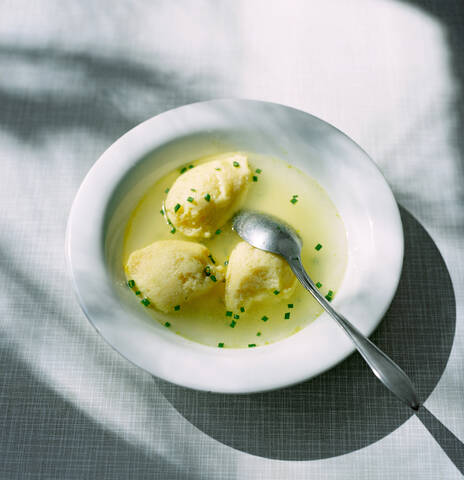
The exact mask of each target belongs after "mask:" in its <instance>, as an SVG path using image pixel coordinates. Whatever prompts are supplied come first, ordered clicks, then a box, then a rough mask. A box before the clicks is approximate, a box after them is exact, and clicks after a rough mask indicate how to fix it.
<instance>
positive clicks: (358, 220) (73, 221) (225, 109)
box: [66, 99, 403, 393]
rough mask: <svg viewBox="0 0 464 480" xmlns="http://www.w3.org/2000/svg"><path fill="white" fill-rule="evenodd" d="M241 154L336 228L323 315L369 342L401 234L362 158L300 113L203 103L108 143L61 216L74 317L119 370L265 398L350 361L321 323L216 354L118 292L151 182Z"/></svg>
mask: <svg viewBox="0 0 464 480" xmlns="http://www.w3.org/2000/svg"><path fill="white" fill-rule="evenodd" d="M227 150H248V151H254V152H258V153H262V154H269V155H273V156H277V157H279V158H281V159H282V160H285V161H286V162H288V163H290V164H293V165H295V166H297V167H298V168H299V169H301V170H302V171H305V172H307V173H308V174H309V175H310V176H312V177H313V178H315V179H316V180H317V181H318V182H319V183H320V184H321V185H322V186H323V187H324V188H325V190H326V191H327V192H328V194H329V196H330V197H331V199H332V201H333V202H334V203H335V205H336V207H337V209H338V211H339V213H340V215H341V216H342V219H343V221H344V224H345V228H346V231H347V238H348V266H347V271H346V274H345V278H344V280H343V284H342V286H341V288H340V289H339V291H338V294H337V297H336V298H335V300H334V302H333V304H334V306H335V307H336V308H337V309H338V310H339V311H340V312H341V313H343V314H344V315H345V316H346V317H347V318H349V319H350V321H351V322H352V323H354V324H355V325H356V326H357V327H358V328H359V329H360V330H361V331H362V332H363V333H364V334H366V335H369V334H370V333H371V332H372V331H373V330H374V329H375V327H376V326H377V325H378V323H379V322H380V320H381V319H382V316H383V315H384V314H385V312H386V310H387V308H388V306H389V305H390V302H391V300H392V298H393V295H394V293H395V291H396V288H397V285H398V281H399V278H400V273H401V267H402V260H403V232H402V225H401V219H400V215H399V211H398V207H397V204H396V202H395V199H394V197H393V195H392V192H391V190H390V188H389V187H388V185H387V183H386V181H385V180H384V178H383V176H382V175H381V173H380V172H379V170H378V169H377V167H376V166H375V165H374V163H373V162H372V161H371V160H370V159H369V157H368V155H367V154H366V153H365V152H364V151H363V150H362V149H361V148H360V147H359V146H357V145H356V144H355V143H354V142H353V141H352V140H350V139H349V138H348V137H347V136H345V135H344V134H343V133H341V132H340V131H338V130H337V129H335V128H334V127H332V126H331V125H329V124H327V123H325V122H323V121H322V120H320V119H318V118H316V117H314V116H312V115H309V114H307V113H304V112H301V111H298V110H295V109H292V108H289V107H285V106H282V105H277V104H272V103H266V102H258V101H252V100H238V99H235V100H234V99H231V100H213V101H209V102H202V103H196V104H192V105H187V106H184V107H181V108H177V109H175V110H171V111H168V112H165V113H163V114H161V115H158V116H156V117H154V118H151V119H150V120H147V121H146V122H144V123H142V124H140V125H138V126H137V127H135V128H134V129H132V130H131V131H129V132H128V133H126V134H125V135H124V136H123V137H121V138H120V139H119V140H117V141H116V142H115V143H114V144H113V145H112V146H111V147H110V148H109V149H108V150H107V151H106V152H105V153H104V154H103V155H102V156H101V157H100V158H99V159H98V161H97V162H96V163H95V165H94V166H93V167H92V169H91V170H90V172H89V173H88V175H87V176H86V178H85V180H84V181H83V183H82V185H81V187H80V189H79V191H78V193H77V195H76V198H75V201H74V204H73V206H72V209H71V213H70V216H69V221H68V228H67V235H66V251H67V259H68V263H69V266H70V271H71V274H72V278H73V282H74V287H75V290H76V292H77V296H78V299H79V302H80V305H81V307H82V309H83V310H84V312H85V314H86V315H87V317H88V318H89V320H90V321H91V322H92V324H93V325H94V327H95V328H96V329H97V331H98V332H99V333H100V334H101V335H102V336H103V338H105V340H106V341H107V342H108V343H109V344H110V345H112V346H113V347H114V348H115V349H116V350H117V351H118V352H120V353H121V354H122V355H124V356H125V357H126V358H127V359H128V360H130V361H131V362H133V363H134V364H136V365H138V366H139V367H141V368H143V369H145V370H146V371H148V372H150V373H151V374H153V375H156V376H158V377H161V378H164V379H166V380H168V381H171V382H174V383H177V384H179V385H183V386H186V387H190V388H195V389H200V390H208V391H214V392H226V393H250V392H257V391H264V390H270V389H275V388H279V387H283V386H287V385H291V384H294V383H297V382H301V381H303V380H305V379H309V378H311V377H313V376H315V375H318V374H320V373H321V372H323V371H325V370H327V369H328V368H330V367H332V366H334V365H335V364H337V363H338V362H340V361H341V360H343V359H344V358H345V357H346V356H348V355H349V354H350V353H352V352H353V351H354V347H353V345H352V343H351V342H350V340H349V339H348V338H347V337H346V335H345V333H344V332H343V331H342V330H341V329H340V327H338V326H337V325H336V323H335V322H334V321H333V320H331V319H330V318H329V317H328V316H327V315H326V314H323V315H321V316H320V317H319V318H318V319H317V320H316V321H315V322H314V323H312V324H311V325H309V326H308V327H307V328H305V329H303V330H302V331H301V332H299V333H298V334H296V335H293V336H291V337H289V338H287V339H285V340H283V341H280V342H277V343H275V344H272V345H268V346H264V347H257V348H253V349H219V348H213V347H208V346H204V345H200V344H197V343H194V342H191V341H188V340H186V339H184V338H182V337H180V336H178V335H175V334H174V333H172V332H171V331H169V330H168V329H166V328H164V327H163V326H161V325H160V324H158V323H157V322H154V321H153V320H152V318H151V317H150V316H149V315H148V314H147V313H146V312H145V311H144V309H143V308H140V304H139V302H137V301H136V299H135V298H134V295H133V294H132V293H131V292H129V291H128V289H127V287H125V278H124V274H123V269H122V264H121V258H122V253H121V252H122V239H123V233H124V228H125V226H126V223H127V220H128V218H129V215H130V213H131V211H132V210H133V208H134V207H135V205H136V204H137V203H138V201H139V200H140V198H141V196H142V195H143V194H144V193H145V191H146V190H147V188H148V187H149V186H150V185H152V184H153V183H154V182H155V181H156V180H157V179H158V178H159V177H161V176H163V175H164V174H165V173H167V172H168V171H170V170H172V169H173V168H176V167H177V166H179V165H181V164H184V163H187V162H189V161H192V160H194V159H196V158H198V157H200V156H204V155H209V154H215V153H220V152H223V151H227Z"/></svg>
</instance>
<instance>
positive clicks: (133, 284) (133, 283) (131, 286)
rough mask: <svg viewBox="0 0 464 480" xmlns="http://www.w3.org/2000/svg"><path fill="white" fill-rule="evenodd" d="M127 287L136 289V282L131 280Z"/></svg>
mask: <svg viewBox="0 0 464 480" xmlns="http://www.w3.org/2000/svg"><path fill="white" fill-rule="evenodd" d="M127 286H128V287H129V288H134V287H135V282H134V280H129V281H128V282H127Z"/></svg>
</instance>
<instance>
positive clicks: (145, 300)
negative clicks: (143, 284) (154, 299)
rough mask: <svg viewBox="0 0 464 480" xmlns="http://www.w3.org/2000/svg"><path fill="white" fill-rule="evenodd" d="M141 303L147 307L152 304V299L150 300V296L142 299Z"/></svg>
mask: <svg viewBox="0 0 464 480" xmlns="http://www.w3.org/2000/svg"><path fill="white" fill-rule="evenodd" d="M140 303H143V304H144V305H145V306H146V307H148V305H150V300H148V298H144V299H143V300H140Z"/></svg>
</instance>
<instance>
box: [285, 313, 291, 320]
mask: <svg viewBox="0 0 464 480" xmlns="http://www.w3.org/2000/svg"><path fill="white" fill-rule="evenodd" d="M284 318H285V320H288V319H289V318H290V312H287V313H286V314H285V315H284Z"/></svg>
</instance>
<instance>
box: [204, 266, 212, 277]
mask: <svg viewBox="0 0 464 480" xmlns="http://www.w3.org/2000/svg"><path fill="white" fill-rule="evenodd" d="M204 272H205V275H206V276H207V277H209V276H210V275H211V268H210V266H209V265H206V267H205V270H204Z"/></svg>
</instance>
